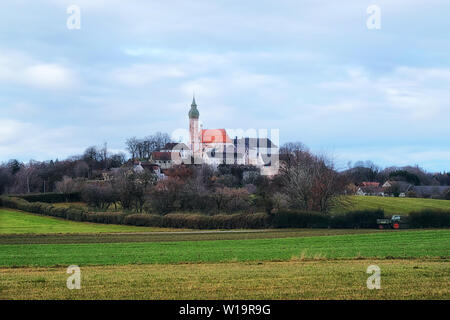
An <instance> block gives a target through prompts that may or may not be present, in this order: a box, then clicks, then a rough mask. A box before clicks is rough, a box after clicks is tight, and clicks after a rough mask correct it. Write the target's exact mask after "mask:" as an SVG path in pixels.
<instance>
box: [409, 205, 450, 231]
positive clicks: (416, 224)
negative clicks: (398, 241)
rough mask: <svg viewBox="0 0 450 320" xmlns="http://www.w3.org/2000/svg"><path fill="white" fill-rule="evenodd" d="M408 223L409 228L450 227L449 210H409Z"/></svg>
mask: <svg viewBox="0 0 450 320" xmlns="http://www.w3.org/2000/svg"><path fill="white" fill-rule="evenodd" d="M408 223H409V226H410V227H411V228H441V227H450V211H443V210H430V209H425V210H421V211H416V212H411V213H410V214H409V217H408Z"/></svg>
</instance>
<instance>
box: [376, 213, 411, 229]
mask: <svg viewBox="0 0 450 320" xmlns="http://www.w3.org/2000/svg"><path fill="white" fill-rule="evenodd" d="M377 225H378V229H406V228H408V225H407V223H406V219H405V217H402V216H399V215H394V216H392V218H390V219H377Z"/></svg>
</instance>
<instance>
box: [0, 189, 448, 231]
mask: <svg viewBox="0 0 450 320" xmlns="http://www.w3.org/2000/svg"><path fill="white" fill-rule="evenodd" d="M0 206H4V207H8V208H13V209H19V210H23V211H28V212H33V213H38V214H43V215H48V216H54V217H59V218H64V219H68V220H75V221H88V222H96V223H107V224H126V225H135V226H149V227H166V228H189V229H252V228H253V229H256V228H257V229H263V228H376V227H377V224H376V219H380V218H384V212H383V210H362V211H352V212H348V213H346V214H337V215H325V214H322V213H317V212H305V211H280V212H277V213H275V214H272V215H268V214H266V213H247V214H217V215H212V216H209V215H203V214H186V213H170V214H166V215H164V216H161V215H156V214H124V213H115V212H99V213H98V212H96V213H88V212H86V211H85V209H82V208H79V207H68V208H57V207H54V206H53V205H51V204H48V203H43V202H28V201H26V200H24V199H21V198H15V197H7V196H2V197H0ZM407 220H408V223H409V225H410V227H413V228H427V227H450V211H437V210H422V211H419V212H413V213H411V214H410V215H409V217H408V219H407Z"/></svg>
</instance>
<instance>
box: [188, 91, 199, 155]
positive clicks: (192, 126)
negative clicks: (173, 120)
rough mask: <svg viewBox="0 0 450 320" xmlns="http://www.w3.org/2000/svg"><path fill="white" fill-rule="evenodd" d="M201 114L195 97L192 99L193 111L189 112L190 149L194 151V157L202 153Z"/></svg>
mask: <svg viewBox="0 0 450 320" xmlns="http://www.w3.org/2000/svg"><path fill="white" fill-rule="evenodd" d="M199 116H200V113H199V112H198V110H197V104H196V103H195V96H194V97H193V98H192V104H191V110H189V136H190V141H189V144H190V145H189V147H190V148H191V150H192V155H194V156H195V155H197V154H198V153H199V151H200V138H199V131H198V117H199Z"/></svg>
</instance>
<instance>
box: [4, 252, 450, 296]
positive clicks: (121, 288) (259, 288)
mask: <svg viewBox="0 0 450 320" xmlns="http://www.w3.org/2000/svg"><path fill="white" fill-rule="evenodd" d="M372 264H375V265H377V266H379V267H380V268H381V289H380V290H368V289H367V287H366V280H367V277H368V276H369V275H368V274H367V273H366V269H367V267H368V266H369V265H372ZM81 272H82V280H81V289H80V290H68V289H67V288H66V279H67V276H68V275H67V273H66V268H63V267H58V268H18V269H12V268H0V299H151V300H155V299H449V298H450V289H449V288H450V272H449V263H448V262H442V261H421V260H351V261H349V260H343V261H326V260H325V261H286V262H231V263H219V264H214V263H207V264H172V265H126V266H97V267H82V268H81Z"/></svg>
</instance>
